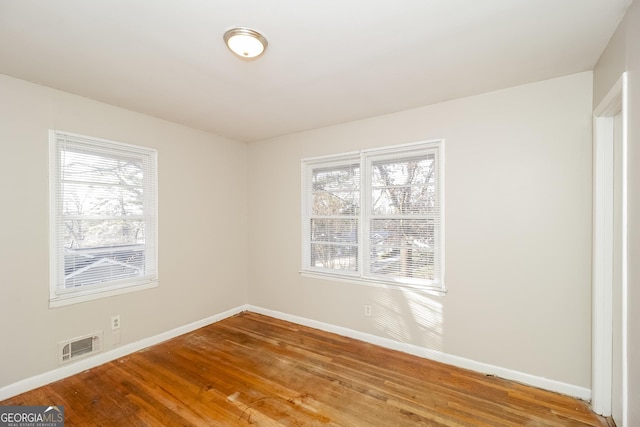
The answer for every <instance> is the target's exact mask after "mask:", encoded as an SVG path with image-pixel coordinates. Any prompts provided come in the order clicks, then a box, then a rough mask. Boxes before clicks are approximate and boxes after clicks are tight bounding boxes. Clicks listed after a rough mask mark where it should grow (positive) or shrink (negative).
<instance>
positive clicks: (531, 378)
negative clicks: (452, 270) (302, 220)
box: [246, 305, 591, 401]
mask: <svg viewBox="0 0 640 427" xmlns="http://www.w3.org/2000/svg"><path fill="white" fill-rule="evenodd" d="M246 309H247V310H249V311H252V312H254V313H258V314H264V315H266V316H271V317H274V318H276V319H282V320H286V321H289V322H292V323H297V324H299V325H304V326H309V327H311V328H316V329H321V330H323V331H327V332H332V333H335V334H338V335H342V336H345V337H349V338H355V339H358V340H360V341H365V342H368V343H371V344H375V345H379V346H381V347H385V348H390V349H392V350H398V351H402V352H404V353H409V354H413V355H415V356H420V357H424V358H426V359H430V360H435V361H437V362H442V363H446V364H448V365H453V366H457V367H460V368H465V369H470V370H472V371H476V372H480V373H483V374H487V375H495V376H497V377H500V378H504V379H507V380H511V381H517V382H519V383H522V384H527V385H530V386H533V387H538V388H541V389H544V390H549V391H554V392H557V393H562V394H565V395H568V396H572V397H576V398H578V399H581V400H586V401H590V400H591V390H590V389H588V388H585V387H579V386H575V385H572V384H567V383H563V382H560V381H556V380H551V379H548V378H543V377H539V376H536V375H531V374H527V373H524V372H519V371H514V370H511V369H507V368H502V367H500V366H494V365H490V364H487V363H483V362H477V361H475V360H471V359H466V358H464V357H459V356H454V355H451V354H447V353H443V352H441V351H437V350H429V349H427V348H424V347H420V346H417V345H413V344H407V343H403V342H399V341H395V340H392V339H389V338H383V337H379V336H377V335H372V334H368V333H364V332H360V331H356V330H353V329H349V328H344V327H341V326H336V325H332V324H329V323H324V322H318V321H316V320H311V319H307V318H304V317H299V316H294V315H291V314H287V313H283V312H279V311H275V310H269V309H265V308H262V307H257V306H253V305H248V306H246Z"/></svg>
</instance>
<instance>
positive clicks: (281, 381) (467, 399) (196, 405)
mask: <svg viewBox="0 0 640 427" xmlns="http://www.w3.org/2000/svg"><path fill="white" fill-rule="evenodd" d="M0 404H1V405H50V404H57V405H62V406H64V407H65V425H67V426H95V425H100V426H128V425H131V426H243V425H252V426H355V427H359V426H385V427H386V426H412V427H413V426H446V427H458V426H487V427H500V426H504V427H520V426H549V427H551V426H592V427H593V426H601V427H605V426H610V424H609V422H610V420H607V419H605V418H603V417H599V416H597V415H595V414H594V413H593V412H591V410H590V409H589V405H588V404H587V403H586V402H582V401H579V400H576V399H573V398H570V397H568V396H563V395H559V394H556V393H551V392H548V391H544V390H540V389H536V388H532V387H527V386H525V385H522V384H517V383H513V382H510V381H506V380H503V379H500V378H496V377H492V376H486V375H482V374H479V373H476V372H472V371H468V370H464V369H459V368H455V367H451V366H448V365H444V364H441V363H437V362H434V361H431V360H427V359H423V358H419V357H416V356H412V355H409V354H406V353H401V352H397V351H393V350H389V349H384V348H381V347H377V346H375V345H372V344H368V343H365V342H362V341H357V340H353V339H350V338H347V337H343V336H339V335H335V334H331V333H328V332H324V331H319V330H316V329H312V328H308V327H304V326H301V325H296V324H294V323H290V322H285V321H282V320H278V319H274V318H270V317H267V316H262V315H259V314H256V313H250V312H244V313H241V314H239V315H237V316H234V317H231V318H228V319H225V320H223V321H221V322H218V323H215V324H213V325H210V326H207V327H204V328H202V329H199V330H197V331H194V332H191V333H189V334H185V335H182V336H180V337H177V338H174V339H172V340H170V341H167V342H165V343H162V344H159V345H156V346H154V347H151V348H148V349H145V350H142V351H139V352H137V353H134V354H131V355H128V356H126V357H123V358H121V359H118V360H115V361H113V362H110V363H107V364H105V365H102V366H98V367H96V368H93V369H91V370H89V371H86V372H83V373H80V374H78V375H75V376H73V377H69V378H66V379H64V380H61V381H58V382H55V383H52V384H49V385H47V386H44V387H41V388H39V389H36V390H32V391H30V392H27V393H24V394H22V395H19V396H15V397H13V398H11V399H8V400H6V401H4V402H0Z"/></svg>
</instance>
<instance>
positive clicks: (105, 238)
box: [50, 131, 157, 307]
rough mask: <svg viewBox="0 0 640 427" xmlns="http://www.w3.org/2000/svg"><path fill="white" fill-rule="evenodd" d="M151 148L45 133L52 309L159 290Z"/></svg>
mask: <svg viewBox="0 0 640 427" xmlns="http://www.w3.org/2000/svg"><path fill="white" fill-rule="evenodd" d="M156 166H157V153H156V151H155V150H152V149H148V148H143V147H136V146H133V145H127V144H121V143H117V142H112V141H105V140H101V139H96V138H90V137H85V136H80V135H74V134H70V133H66V132H59V131H50V175H51V176H50V200H51V212H50V221H51V227H50V228H51V231H50V232H51V239H50V245H51V249H50V250H51V292H50V305H51V306H52V307H55V306H60V305H66V304H71V303H75V302H80V301H86V300H90V299H96V298H99V297H102V296H109V295H114V294H118V293H123V292H129V291H132V290H136V289H146V288H149V287H153V286H157V197H156V194H157V189H156V188H157V185H156V183H157V173H156Z"/></svg>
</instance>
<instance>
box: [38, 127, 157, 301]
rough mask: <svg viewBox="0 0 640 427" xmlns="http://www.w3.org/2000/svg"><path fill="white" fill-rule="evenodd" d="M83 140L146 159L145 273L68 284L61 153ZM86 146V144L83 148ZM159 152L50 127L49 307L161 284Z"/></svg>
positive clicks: (110, 154) (110, 153) (110, 152)
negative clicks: (159, 271)
mask: <svg viewBox="0 0 640 427" xmlns="http://www.w3.org/2000/svg"><path fill="white" fill-rule="evenodd" d="M63 140H65V141H66V140H68V141H70V142H71V143H76V144H78V143H79V144H83V145H85V147H86V152H87V153H92V154H98V155H104V157H107V158H116V157H118V155H119V154H120V155H121V153H122V152H126V155H127V156H130V157H133V158H136V159H139V160H141V161H142V163H143V171H144V178H143V184H142V186H143V194H144V196H143V206H144V208H143V213H142V215H141V217H142V218H143V221H144V224H145V242H144V251H145V270H147V271H148V273H147V274H145V275H144V276H139V277H132V278H126V279H120V280H116V281H110V282H104V283H98V284H90V285H82V286H78V287H76V288H65V287H64V280H65V278H64V269H65V264H64V263H65V260H64V256H65V249H64V244H63V241H64V237H63V236H61V235H60V230H62V228H63V227H62V226H61V224H62V222H63V221H64V220H65V215H64V214H63V212H62V197H63V194H64V193H63V178H62V170H61V155H62V152H63V151H64V150H65V148H64V146H63V144H64V142H62V141H63ZM83 149H84V148H83ZM157 166H158V154H157V150H155V149H152V148H148V147H142V146H138V145H131V144H125V143H122V142H116V141H111V140H107V139H102V138H95V137H91V136H85V135H79V134H75V133H70V132H65V131H59V130H50V131H49V251H50V261H49V270H50V278H49V307H50V308H55V307H61V306H65V305H70V304H76V303H80V302H84V301H91V300H95V299H99V298H105V297H109V296H114V295H120V294H124V293H128V292H134V291H138V290H143V289H150V288H154V287H157V286H158V196H157V191H158V173H157V169H158V168H157Z"/></svg>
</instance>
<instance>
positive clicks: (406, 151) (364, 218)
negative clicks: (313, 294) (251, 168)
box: [300, 139, 446, 295]
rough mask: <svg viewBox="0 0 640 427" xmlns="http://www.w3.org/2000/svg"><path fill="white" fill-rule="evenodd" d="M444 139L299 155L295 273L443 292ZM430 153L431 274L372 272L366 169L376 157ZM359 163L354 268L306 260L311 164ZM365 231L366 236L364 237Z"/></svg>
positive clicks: (369, 190) (369, 189)
mask: <svg viewBox="0 0 640 427" xmlns="http://www.w3.org/2000/svg"><path fill="white" fill-rule="evenodd" d="M444 147H445V141H444V139H435V140H429V141H420V142H415V143H410V144H400V145H394V146H387V147H381V148H374V149H367V150H361V151H356V152H348V153H343V154H338V155H329V156H321V157H312V158H304V159H302V161H301V175H302V179H301V192H302V197H301V201H302V252H301V253H302V260H301V262H302V268H301V271H300V273H301V274H302V275H303V276H304V277H312V278H321V279H329V280H333V281H340V282H348V283H356V284H365V285H373V286H382V287H391V288H401V289H411V290H414V291H425V292H429V293H433V294H436V295H444V294H445V293H446V287H445V279H444V278H445V274H444V271H445V270H444V268H445V259H444V256H445V247H444V245H445V235H444V232H445V225H444V218H445V215H444V208H445V192H444V175H445V174H444V166H445V162H444ZM429 154H433V155H434V161H435V168H436V170H435V172H434V173H435V179H436V197H437V203H438V212H437V214H436V215H437V218H435V221H436V224H437V225H436V226H435V230H434V234H435V236H434V239H435V244H434V247H435V250H434V257H435V259H434V268H435V270H436V271H435V272H434V276H435V277H434V279H433V280H430V279H411V278H408V277H405V278H401V277H392V276H385V275H380V274H375V273H372V272H371V271H370V267H371V266H370V261H369V260H370V253H371V252H370V251H371V248H372V243H371V241H370V238H369V229H370V221H371V219H372V218H374V217H375V215H373V213H372V212H371V210H372V185H371V182H370V181H371V169H372V164H373V162H374V161H376V160H381V159H382V160H384V159H389V160H392V159H399V160H402V158H407V157H412V156H419V155H429ZM356 163H357V164H358V165H359V168H360V173H359V175H360V186H359V189H360V198H359V203H360V206H359V213H358V215H356V218H357V220H358V239H357V247H358V255H357V271H344V270H332V269H329V268H322V267H315V266H312V265H311V244H312V242H311V219H312V218H313V215H311V209H312V200H311V199H312V191H310V190H311V187H310V185H311V183H312V179H313V173H314V170H317V169H321V168H330V167H339V166H341V165H348V164H356ZM365 237H366V239H365Z"/></svg>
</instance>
